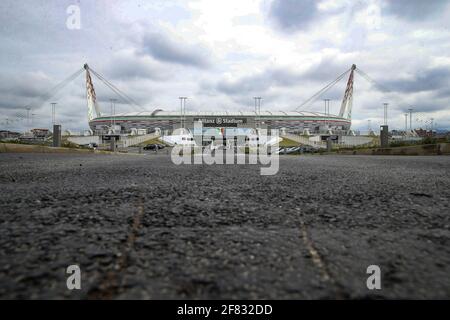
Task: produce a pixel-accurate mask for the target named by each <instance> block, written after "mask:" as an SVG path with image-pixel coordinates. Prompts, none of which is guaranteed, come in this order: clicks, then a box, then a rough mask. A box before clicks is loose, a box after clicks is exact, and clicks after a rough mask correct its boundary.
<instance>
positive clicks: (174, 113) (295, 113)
mask: <svg viewBox="0 0 450 320" xmlns="http://www.w3.org/2000/svg"><path fill="white" fill-rule="evenodd" d="M184 115H185V116H188V117H189V116H193V117H207V116H218V117H226V116H232V117H242V116H244V117H245V116H247V117H255V116H260V117H261V116H262V117H264V116H268V117H271V116H272V117H273V116H275V117H277V116H280V117H286V116H288V117H289V116H291V117H299V116H300V117H302V116H303V117H336V118H339V116H337V115H331V114H325V113H320V112H311V111H261V112H260V113H256V112H255V111H186V112H185V113H184ZM115 116H116V117H132V116H134V117H139V116H147V117H155V116H173V117H177V116H180V112H179V111H163V110H161V109H156V110H154V111H152V112H150V111H142V112H127V113H118V114H115Z"/></svg>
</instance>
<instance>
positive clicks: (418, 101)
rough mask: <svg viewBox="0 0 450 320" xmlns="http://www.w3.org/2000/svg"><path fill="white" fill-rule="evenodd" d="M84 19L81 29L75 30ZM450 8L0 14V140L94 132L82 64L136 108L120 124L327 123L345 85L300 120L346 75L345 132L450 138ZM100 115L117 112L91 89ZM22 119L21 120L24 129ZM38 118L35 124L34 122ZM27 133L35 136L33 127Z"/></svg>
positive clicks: (283, 6) (276, 2)
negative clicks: (409, 121) (276, 118)
mask: <svg viewBox="0 0 450 320" xmlns="http://www.w3.org/2000/svg"><path fill="white" fill-rule="evenodd" d="M78 18H79V19H78ZM449 27H450V1H440V0H427V1H421V0H367V1H355V0H353V1H350V0H341V1H336V0H317V1H316V0H254V1H253V0H227V1H219V0H217V1H216V0H184V1H181V0H180V1H177V0H173V1H172V0H151V1H150V0H149V1H137V0H135V1H118V0H107V1H106V0H97V1H93V0H90V1H87V0H79V1H77V0H59V1H51V0H45V1H44V0H28V1H26V0H16V1H12V0H2V1H1V2H0V45H1V50H0V62H1V64H0V97H1V99H0V129H5V128H7V129H11V130H13V129H14V130H25V129H27V128H29V127H31V126H32V127H50V125H51V123H52V117H51V106H50V103H51V102H56V103H57V105H56V121H57V122H58V123H61V124H62V125H63V129H73V130H82V129H86V128H88V119H87V106H86V92H85V79H84V74H81V75H80V76H79V77H77V78H76V79H75V80H73V81H72V82H70V83H69V84H68V85H67V86H65V87H64V88H62V89H61V90H60V91H58V92H57V93H56V95H55V96H52V97H51V98H50V99H47V100H46V99H45V98H44V97H45V95H46V93H47V92H49V91H50V92H51V89H52V88H53V87H54V86H56V85H57V84H58V83H60V82H61V81H62V80H64V79H66V78H67V77H69V76H70V75H72V74H73V73H75V72H76V71H77V70H79V69H81V68H82V66H83V64H84V63H88V64H89V66H90V67H91V68H92V69H93V70H95V71H96V72H98V73H99V74H101V75H102V76H103V77H105V78H106V79H108V81H110V82H111V83H113V84H114V85H115V86H116V87H118V88H119V89H120V90H121V91H122V92H125V93H126V94H127V95H128V96H129V97H131V98H132V99H133V100H135V101H136V102H137V103H138V105H139V106H133V105H129V104H127V103H125V102H124V101H121V100H119V101H118V102H117V105H116V112H117V113H119V112H133V111H145V110H148V111H153V110H154V109H163V110H167V111H178V110H179V99H178V97H180V96H186V97H188V100H187V103H186V109H187V111H225V110H226V111H238V110H241V111H253V110H254V100H253V97H255V96H261V97H262V98H263V100H262V106H261V109H262V110H268V111H294V110H305V111H317V112H323V111H324V101H323V99H331V102H330V112H331V113H332V114H337V113H338V112H339V108H340V103H341V100H342V97H343V94H344V90H345V82H346V80H347V79H346V78H345V79H343V80H342V81H340V82H339V83H338V84H337V85H336V86H334V87H333V88H332V89H330V90H329V91H327V92H326V93H325V94H324V95H322V96H320V97H319V98H318V99H317V100H316V101H315V102H313V103H311V104H307V105H305V106H302V108H300V109H297V108H298V107H299V106H300V105H301V104H302V103H303V102H304V101H305V100H307V99H308V98H309V97H311V96H312V95H313V94H315V93H316V92H317V91H318V90H320V89H321V88H322V87H324V86H325V85H326V84H327V83H329V82H331V81H333V80H334V79H335V78H337V77H338V76H339V75H340V74H342V73H343V72H345V71H346V70H348V69H349V68H350V67H351V65H352V64H356V65H357V67H358V68H359V69H360V70H362V71H364V72H365V73H366V74H368V75H369V76H370V78H371V79H373V80H374V81H375V83H374V82H369V81H367V80H366V79H365V78H364V77H361V76H360V75H359V74H356V75H355V82H354V98H353V115H352V126H353V128H354V129H357V130H367V128H368V125H369V120H370V125H371V127H372V128H377V127H378V126H379V125H381V124H382V123H383V103H388V104H389V105H388V124H389V125H390V127H391V128H398V129H403V128H404V126H405V113H406V112H407V110H408V109H409V108H412V109H413V110H414V115H413V122H414V123H413V125H414V126H416V127H423V128H424V127H425V126H427V125H428V126H429V125H430V123H431V119H433V124H434V128H440V129H450V108H449V107H450V106H449V102H450V30H449ZM93 82H94V86H95V89H96V93H97V99H98V102H99V105H100V108H101V110H102V112H103V113H104V114H109V113H110V112H111V106H110V99H113V98H115V99H119V98H118V97H117V96H116V95H115V94H114V93H113V92H112V91H110V90H109V89H108V88H107V87H106V86H105V85H104V84H103V83H102V82H101V81H100V80H98V79H97V78H95V77H93ZM27 107H28V108H31V109H30V111H28V114H29V120H27V117H26V115H27ZM31 118H32V120H31ZM31 121H32V123H31Z"/></svg>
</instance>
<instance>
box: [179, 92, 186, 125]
mask: <svg viewBox="0 0 450 320" xmlns="http://www.w3.org/2000/svg"><path fill="white" fill-rule="evenodd" d="M178 99H180V112H181V116H180V125H181V128H183V129H184V126H185V123H184V121H185V120H184V113H185V111H186V99H187V97H179V98H178Z"/></svg>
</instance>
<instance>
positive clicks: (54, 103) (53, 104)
mask: <svg viewBox="0 0 450 320" xmlns="http://www.w3.org/2000/svg"><path fill="white" fill-rule="evenodd" d="M51 105H52V125H55V124H56V102H52V103H51Z"/></svg>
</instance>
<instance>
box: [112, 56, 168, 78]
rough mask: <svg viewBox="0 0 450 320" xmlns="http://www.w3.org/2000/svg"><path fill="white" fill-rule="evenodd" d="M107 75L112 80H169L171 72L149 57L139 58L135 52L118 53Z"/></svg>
mask: <svg viewBox="0 0 450 320" xmlns="http://www.w3.org/2000/svg"><path fill="white" fill-rule="evenodd" d="M106 72H107V75H108V77H110V78H111V79H118V80H129V79H136V80H139V79H152V80H164V79H167V78H168V77H169V76H170V74H171V72H170V70H169V68H167V67H166V68H165V67H164V66H162V65H160V64H158V63H157V62H155V61H154V60H153V59H151V58H150V57H148V56H139V55H137V54H135V53H134V52H133V51H122V52H119V53H117V54H116V55H115V56H114V57H113V58H112V59H111V61H110V62H109V63H108V66H107V71H106Z"/></svg>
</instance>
